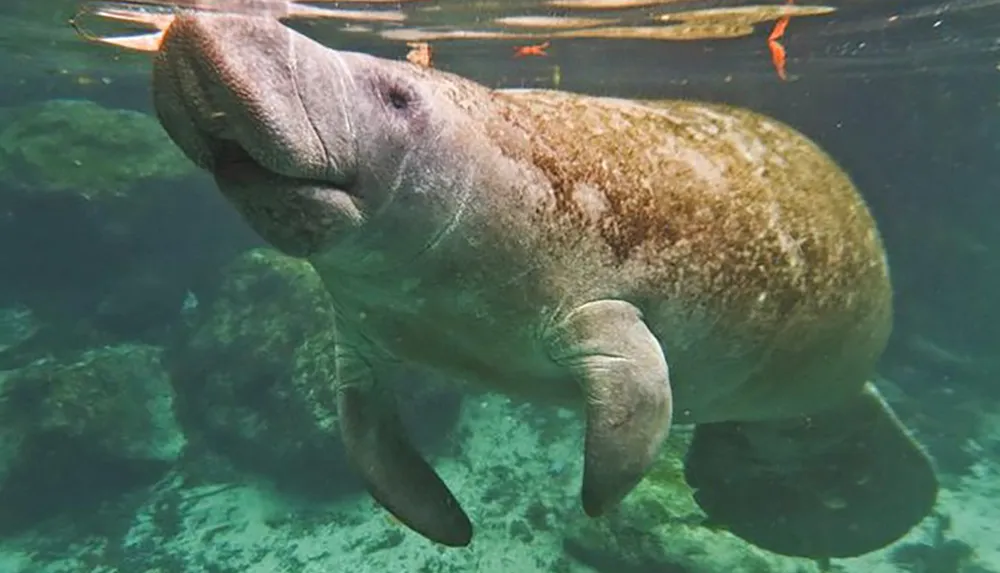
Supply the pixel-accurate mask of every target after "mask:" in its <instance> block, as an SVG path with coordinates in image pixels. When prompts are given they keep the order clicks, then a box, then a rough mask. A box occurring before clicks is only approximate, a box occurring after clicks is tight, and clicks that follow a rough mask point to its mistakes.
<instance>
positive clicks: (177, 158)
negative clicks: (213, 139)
mask: <svg viewBox="0 0 1000 573" xmlns="http://www.w3.org/2000/svg"><path fill="white" fill-rule="evenodd" d="M193 172H194V169H193V166H192V165H191V163H190V162H189V161H188V160H187V158H185V157H184V156H183V154H181V153H180V152H179V151H177V150H176V149H175V148H174V147H173V146H172V145H170V141H169V139H168V138H167V136H166V134H165V133H164V132H163V130H162V129H161V128H160V127H159V125H158V124H157V122H156V118H154V117H153V116H151V115H148V114H145V113H141V112H137V111H132V110H113V109H108V108H105V107H102V106H101V105H99V104H97V103H95V102H92V101H89V100H72V99H59V100H49V101H46V102H42V103H40V104H36V105H31V106H26V107H24V108H21V109H19V110H17V113H16V114H15V115H14V119H13V121H11V122H9V123H8V124H7V126H6V127H4V128H3V129H2V130H0V181H2V182H3V183H4V184H6V185H9V186H12V187H14V188H19V187H20V188H28V189H30V190H31V192H32V193H67V192H68V193H75V194H78V195H80V196H81V197H83V198H84V199H87V200H90V201H94V200H103V199H108V198H112V197H117V198H122V197H125V196H127V194H128V192H129V191H130V190H131V189H132V188H133V187H134V186H135V185H136V184H137V183H140V182H142V181H145V180H148V179H152V178H175V177H182V176H185V175H190V174H191V173H193Z"/></svg>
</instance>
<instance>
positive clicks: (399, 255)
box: [153, 14, 937, 558]
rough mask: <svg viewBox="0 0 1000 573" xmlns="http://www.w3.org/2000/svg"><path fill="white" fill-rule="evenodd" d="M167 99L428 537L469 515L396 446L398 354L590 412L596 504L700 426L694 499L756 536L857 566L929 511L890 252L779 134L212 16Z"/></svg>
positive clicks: (820, 165) (825, 164)
mask: <svg viewBox="0 0 1000 573" xmlns="http://www.w3.org/2000/svg"><path fill="white" fill-rule="evenodd" d="M153 87H154V95H155V104H156V109H157V113H158V115H159V118H160V121H161V123H162V124H163V126H164V128H165V129H166V130H167V132H168V134H169V135H170V136H171V138H172V139H173V140H174V141H175V142H176V143H177V145H178V146H179V147H180V148H181V149H182V150H183V151H184V152H185V153H186V154H187V155H188V157H190V158H191V159H192V160H193V161H194V162H195V163H197V164H198V165H199V166H201V167H202V168H204V169H206V170H208V171H210V172H211V173H213V174H214V176H215V179H216V182H217V184H218V186H219V188H220V189H221V191H222V192H223V193H224V194H225V195H226V197H228V199H229V200H230V201H231V202H232V203H233V205H234V206H235V207H236V208H237V209H238V210H240V212H241V213H242V214H243V215H244V217H245V218H246V220H247V221H248V223H249V224H250V225H251V226H252V227H253V228H254V229H256V231H257V232H258V233H259V234H260V235H261V236H262V237H264V238H265V239H266V240H268V241H269V242H270V243H271V244H273V245H274V246H275V247H277V248H279V249H281V250H283V251H284V252H286V253H289V254H292V255H296V256H300V257H304V258H307V259H308V260H309V261H310V262H311V263H312V265H313V266H314V267H315V268H316V270H317V271H318V273H319V274H320V275H321V276H322V278H323V280H324V282H325V284H326V286H327V289H328V291H329V293H330V295H331V300H332V301H333V304H334V307H335V309H336V325H335V328H336V332H337V373H338V379H337V380H336V381H331V383H335V384H336V387H337V395H338V412H339V417H340V423H341V429H342V436H343V439H344V441H345V446H346V449H347V451H348V455H349V457H350V458H351V460H352V463H353V465H354V467H355V468H356V469H357V471H358V472H359V473H360V475H361V476H362V477H363V478H364V480H365V481H366V483H367V485H368V489H369V491H370V492H371V493H372V495H373V496H374V497H375V499H376V500H377V501H379V502H380V503H381V504H382V505H383V506H384V507H385V508H387V509H388V510H389V511H391V512H392V513H393V514H395V515H396V516H397V517H398V518H399V519H400V520H401V521H402V522H404V523H406V524H407V525H408V526H409V527H411V528H413V529H414V530H416V531H418V532H420V533H421V534H423V535H424V536H426V537H428V538H430V539H433V540H435V541H438V542H441V543H444V544H447V545H452V546H462V545H465V544H467V543H469V541H470V540H471V537H472V526H471V523H470V520H469V518H468V517H467V516H466V514H465V512H464V511H463V510H462V508H461V506H460V505H459V503H458V501H457V500H456V499H455V498H454V497H453V495H452V494H451V492H450V491H449V490H448V488H447V486H446V485H445V484H444V483H443V482H442V480H441V479H440V478H439V477H438V476H437V474H436V473H435V472H434V470H433V469H432V468H431V467H430V465H428V464H427V463H426V462H425V461H424V460H423V459H422V458H421V457H420V455H419V454H418V453H417V452H416V451H415V450H414V449H413V447H412V446H411V445H410V443H409V441H408V440H407V439H406V432H405V430H404V429H403V428H402V427H401V425H400V423H399V420H398V414H397V411H396V407H395V405H394V398H393V396H391V395H388V392H387V391H386V388H385V385H384V384H381V383H380V376H379V371H380V367H381V365H384V364H388V363H391V362H393V361H403V362H411V363H415V364H418V365H420V366H421V367H424V368H428V369H431V370H432V371H437V372H439V373H441V374H443V375H445V376H447V377H449V378H452V379H458V380H464V381H467V382H468V383H469V384H476V385H479V386H480V387H482V388H485V389H489V390H496V391H500V392H505V393H508V394H512V395H517V396H521V397H525V398H528V399H534V400H539V401H547V402H550V403H561V404H567V405H577V406H580V407H581V408H582V410H583V414H584V416H585V419H586V441H585V455H584V462H585V463H584V475H583V485H582V501H583V507H584V509H585V511H586V512H587V514H588V515H591V516H598V515H601V514H603V513H605V512H606V511H608V510H609V509H611V508H612V507H614V506H615V505H616V504H617V503H618V502H619V501H620V500H621V499H622V497H624V496H625V495H626V494H627V493H628V492H629V491H630V490H631V489H632V488H633V486H634V485H635V484H636V483H637V482H638V481H639V480H640V479H641V478H642V476H643V475H644V473H645V471H646V470H647V469H648V467H649V465H650V463H651V462H652V461H653V459H654V458H655V456H656V455H657V452H658V451H659V449H660V446H661V444H662V442H663V440H664V439H665V438H666V437H667V434H668V430H669V428H670V425H671V424H672V423H685V424H688V423H693V424H698V427H697V430H696V434H695V438H694V442H693V445H692V448H691V452H690V453H689V454H688V457H687V458H686V465H687V470H686V471H687V478H688V480H689V482H690V483H691V485H692V486H693V487H694V488H695V489H696V490H697V492H698V494H697V495H698V501H699V503H700V504H701V505H702V507H703V508H705V509H706V512H707V513H708V514H709V516H710V517H711V518H712V519H713V520H714V521H716V522H718V523H720V524H722V525H724V526H727V527H728V528H729V529H730V530H731V531H733V532H735V533H737V534H738V535H741V536H743V537H744V538H746V539H748V540H750V541H752V542H754V543H757V544H758V545H760V546H762V547H765V548H769V549H772V550H774V551H779V552H783V553H788V554H798V555H808V556H813V557H820V558H826V557H831V556H842V555H856V554H860V553H864V552H867V551H871V550H874V549H877V548H879V547H882V546H884V545H885V544H887V543H890V542H891V541H893V540H895V539H897V538H898V537H900V536H901V535H903V534H904V533H906V532H907V531H908V530H909V529H910V528H911V527H912V526H913V525H914V524H916V523H917V522H918V521H919V520H920V519H922V518H923V517H924V516H925V515H926V514H927V513H928V512H929V511H930V508H931V506H932V505H933V503H934V499H935V496H936V490H937V481H936V479H935V477H934V472H933V469H932V467H931V464H930V461H929V459H928V457H927V456H926V455H925V454H924V452H923V451H922V450H921V449H920V448H919V447H918V446H917V445H916V444H915V443H914V442H913V440H911V439H910V437H909V436H908V435H907V433H906V431H905V429H904V428H903V427H902V426H901V425H900V424H899V422H898V421H897V420H896V418H895V417H894V416H893V415H892V412H891V410H890V409H889V408H888V406H887V405H885V404H884V402H882V401H881V399H880V398H879V396H878V394H877V392H876V391H875V389H874V387H873V386H872V385H871V384H869V383H867V381H868V380H869V379H870V377H871V376H872V375H873V374H874V368H875V362H876V360H877V359H878V357H879V355H880V354H881V352H882V351H883V348H884V347H885V344H886V340H887V338H888V336H889V333H890V330H891V315H892V297H891V285H890V280H889V273H888V267H887V263H886V259H885V254H884V251H883V247H882V244H881V239H880V237H879V235H878V232H877V230H876V227H875V223H874V221H873V220H872V217H871V216H870V214H869V212H868V211H867V208H866V206H865V204H864V202H863V201H862V199H861V197H860V196H859V194H858V193H857V191H856V190H855V188H854V186H853V185H852V183H851V181H850V180H849V178H848V177H847V176H846V175H845V174H844V172H843V171H842V170H841V169H840V168H839V167H838V166H837V165H836V164H835V163H834V162H833V161H832V160H831V159H830V158H829V157H828V156H827V155H826V154H825V153H824V152H823V151H822V150H820V149H819V148H818V147H817V146H816V145H815V144H813V143H812V142H810V141H809V140H808V139H806V138H805V137H804V136H802V135H801V134H799V133H797V132H795V131H794V130H792V129H791V128H789V127H787V126H785V125H783V124H781V123H779V122H776V121H774V120H772V119H769V118H767V117H763V116H760V115H757V114H754V113H751V112H749V111H745V110H740V109H734V108H731V107H726V106H722V105H712V104H706V103H697V102H683V101H670V102H637V101H627V100H621V99H611V98H595V97H586V96H582V95H575V94H569V93H561V92H554V91H541V90H539V91H532V90H491V89H488V88H486V87H484V86H481V85H479V84H477V83H474V82H471V81H469V80H466V79H463V78H460V77H457V76H454V75H451V74H448V73H445V72H442V71H438V70H434V69H425V68H420V67H418V66H414V65H411V64H409V63H406V62H394V61H388V60H384V59H379V58H375V57H372V56H368V55H364V54H359V53H350V52H338V51H334V50H330V49H328V48H326V47H324V46H322V45H320V44H318V43H316V42H314V41H312V40H310V39H308V38H306V37H305V36H303V35H300V34H298V33H296V32H294V31H292V30H290V29H287V28H285V27H283V26H282V25H281V24H279V23H278V22H276V21H271V20H267V19H262V18H251V17H247V16H235V15H220V14H199V15H182V16H180V17H178V18H177V19H176V20H175V22H174V24H173V25H172V27H171V28H170V29H169V30H168V31H167V34H166V36H165V38H164V41H163V45H162V47H161V50H160V53H159V54H158V56H157V59H156V63H155V67H154V76H153ZM749 499H753V500H756V501H757V502H758V503H750V502H748V501H746V500H749ZM767 500H771V503H767Z"/></svg>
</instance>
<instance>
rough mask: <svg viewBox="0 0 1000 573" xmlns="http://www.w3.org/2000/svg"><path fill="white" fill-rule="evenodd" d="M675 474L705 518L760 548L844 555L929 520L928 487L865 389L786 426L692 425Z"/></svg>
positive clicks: (888, 417)
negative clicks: (684, 481) (682, 473)
mask: <svg viewBox="0 0 1000 573" xmlns="http://www.w3.org/2000/svg"><path fill="white" fill-rule="evenodd" d="M685 477H686V478H687V482H688V485H690V486H691V487H692V488H693V489H694V492H695V500H696V501H697V502H698V505H699V506H701V508H702V510H704V511H705V513H706V514H707V515H708V518H709V520H710V521H711V522H712V523H713V524H716V525H718V526H721V527H723V528H725V529H728V530H729V531H730V532H732V533H733V534H735V535H737V536H739V537H742V538H743V539H745V540H747V541H749V542H750V543H753V544H754V545H756V546H758V547H761V548H763V549H766V550H769V551H773V552H775V553H781V554H784V555H792V556H797V557H810V558H813V559H829V558H832V557H840V558H843V557H854V556H857V555H862V554H864V553H868V552H871V551H875V550H878V549H881V548H882V547H885V546H886V545H888V544H890V543H892V542H894V541H896V540H897V539H899V538H900V537H902V536H903V535H905V534H906V533H907V532H909V531H910V530H911V529H912V528H913V527H914V526H915V525H917V524H918V523H919V522H920V521H921V520H922V519H923V518H924V517H926V516H927V515H929V514H930V512H931V510H932V508H933V506H934V503H935V500H936V497H937V490H938V481H937V477H936V474H935V471H934V467H933V465H932V462H931V460H930V458H929V456H928V455H927V454H926V453H925V452H924V450H923V449H922V448H921V447H920V446H919V445H918V444H917V443H916V442H915V441H914V440H913V438H911V437H910V435H909V433H908V432H907V430H906V429H905V428H904V427H903V425H902V424H901V423H900V421H899V420H898V418H896V416H895V414H893V412H892V410H891V409H890V408H889V406H888V405H887V404H886V403H885V402H884V401H883V400H882V398H881V396H879V394H878V391H877V390H876V389H875V387H874V385H872V384H868V385H866V387H865V389H864V391H863V392H861V394H860V395H859V396H857V397H856V398H853V399H852V400H850V401H849V402H848V403H846V404H843V405H841V406H839V407H837V408H833V409H831V410H828V411H824V412H821V413H819V414H814V415H810V416H803V417H799V418H796V419H793V420H786V421H776V422H747V423H742V422H722V423H713V424H702V425H699V426H697V427H696V429H695V434H694V439H693V441H692V443H691V448H690V450H689V451H688V455H687V459H686V460H685Z"/></svg>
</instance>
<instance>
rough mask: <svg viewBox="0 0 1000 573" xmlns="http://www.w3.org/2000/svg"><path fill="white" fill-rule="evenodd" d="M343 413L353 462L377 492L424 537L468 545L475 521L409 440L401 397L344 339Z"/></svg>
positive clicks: (340, 363) (340, 350) (340, 370)
mask: <svg viewBox="0 0 1000 573" xmlns="http://www.w3.org/2000/svg"><path fill="white" fill-rule="evenodd" d="M337 413H338V416H339V418H340V433H341V439H342V440H343V443H344V449H345V450H346V452H347V457H348V460H349V461H350V463H351V465H352V466H353V467H354V469H355V471H357V472H358V473H359V474H360V475H361V478H362V479H363V480H364V482H365V484H366V486H367V489H368V492H369V493H370V494H371V496H372V497H373V498H375V500H376V501H377V502H378V503H379V504H380V505H381V506H382V507H384V508H385V509H386V510H388V511H389V512H390V513H392V514H393V515H394V516H396V518H398V519H399V521H401V522H402V523H403V524H405V525H406V526H407V527H409V528H410V529H413V530H414V531H416V532H417V533H420V534H421V535H423V536H424V537H427V538H428V539H431V540H433V541H436V542H438V543H442V544H444V545H448V546H451V547H464V546H466V545H468V544H469V542H470V541H471V540H472V523H471V522H470V521H469V517H468V516H467V515H466V514H465V512H464V511H463V510H462V507H461V506H460V505H459V503H458V501H457V500H456V499H455V496H454V495H452V493H451V491H450V490H449V489H448V486H447V485H445V483H444V482H443V481H442V480H441V478H440V477H439V476H438V475H437V473H436V472H435V471H434V469H433V468H432V467H431V466H430V464H428V463H427V462H426V461H425V460H424V458H423V457H422V456H421V455H420V453H419V452H417V450H416V448H414V446H413V444H411V443H410V441H409V440H408V439H407V438H406V432H405V429H404V428H403V424H402V421H401V420H400V416H399V410H398V407H397V404H396V399H395V396H393V395H392V393H391V392H390V391H389V389H388V388H386V387H385V384H384V383H383V382H381V381H379V380H378V376H377V375H376V373H375V372H374V371H373V369H372V367H371V365H370V364H369V363H368V361H366V360H365V359H364V357H363V356H361V355H360V354H359V353H358V352H357V351H356V350H355V349H354V348H352V347H350V346H346V345H343V344H340V343H338V345H337Z"/></svg>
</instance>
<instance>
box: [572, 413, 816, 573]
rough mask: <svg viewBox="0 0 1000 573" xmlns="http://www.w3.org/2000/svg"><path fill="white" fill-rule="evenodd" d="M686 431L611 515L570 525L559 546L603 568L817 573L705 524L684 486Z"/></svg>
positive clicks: (673, 440)
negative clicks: (564, 538) (564, 540)
mask: <svg viewBox="0 0 1000 573" xmlns="http://www.w3.org/2000/svg"><path fill="white" fill-rule="evenodd" d="M690 440H691V435H690V433H689V432H685V431H682V430H680V429H678V430H677V431H675V432H674V433H673V434H672V436H671V438H670V440H669V441H668V442H667V444H666V446H665V447H664V450H663V452H662V453H661V455H660V458H659V460H658V461H657V463H656V464H655V465H654V466H653V468H652V469H651V470H650V472H649V473H648V474H647V475H646V477H645V478H644V479H643V481H642V482H641V483H640V484H639V485H638V486H637V487H636V488H635V490H634V491H633V492H632V493H631V494H629V495H628V496H627V497H626V498H625V500H624V501H623V502H622V506H621V507H620V508H619V509H618V510H616V511H615V512H613V513H611V514H609V515H607V516H605V517H602V518H600V519H596V520H590V519H586V520H584V519H581V520H580V521H578V522H574V523H572V524H571V525H570V527H569V529H568V532H567V534H566V543H565V547H566V550H567V552H568V553H569V554H571V555H572V556H573V557H575V558H576V559H579V560H580V561H582V562H584V563H590V564H593V565H594V566H598V567H601V569H602V570H604V568H605V567H607V569H608V570H614V568H615V567H617V568H619V569H627V570H629V571H631V570H633V569H634V570H636V571H639V570H648V571H678V572H680V571H683V572H684V573H718V572H719V571H727V572H731V573H817V572H818V571H819V569H818V568H817V565H816V564H815V563H814V562H813V561H811V560H807V559H799V558H792V557H784V556H780V555H775V554H772V553H769V552H767V551H764V550H762V549H759V548H757V547H754V546H753V545H751V544H749V543H747V542H746V541H743V540H742V539H740V538H738V537H736V536H735V535H732V534H730V533H728V532H726V531H723V530H720V529H717V528H714V527H712V526H711V524H709V523H707V522H706V518H705V514H704V513H703V512H702V511H701V509H699V507H698V505H697V503H696V502H695V500H694V496H693V492H692V491H691V488H690V487H688V485H687V483H686V482H685V481H684V455H685V452H686V451H687V448H688V447H689V445H690Z"/></svg>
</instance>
